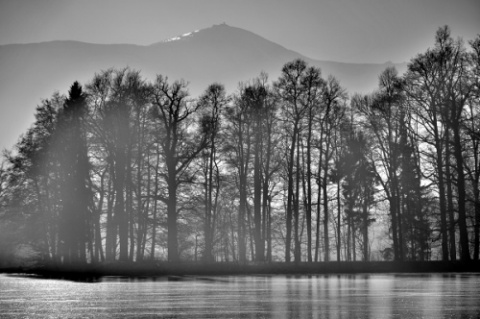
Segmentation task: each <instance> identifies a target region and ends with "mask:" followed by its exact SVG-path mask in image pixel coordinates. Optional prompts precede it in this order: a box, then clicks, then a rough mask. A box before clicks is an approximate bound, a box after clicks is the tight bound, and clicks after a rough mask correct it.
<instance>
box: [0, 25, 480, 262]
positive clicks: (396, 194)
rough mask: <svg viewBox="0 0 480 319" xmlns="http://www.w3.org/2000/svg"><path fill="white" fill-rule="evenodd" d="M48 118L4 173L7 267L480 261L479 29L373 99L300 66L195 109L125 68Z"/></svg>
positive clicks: (77, 91)
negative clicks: (25, 263) (24, 253)
mask: <svg viewBox="0 0 480 319" xmlns="http://www.w3.org/2000/svg"><path fill="white" fill-rule="evenodd" d="M35 116H36V121H35V123H34V124H33V125H32V127H31V128H30V129H29V130H28V131H27V132H26V133H25V134H24V135H23V136H22V137H21V138H20V140H19V142H18V144H17V145H16V147H15V149H14V150H12V151H11V152H7V153H6V154H5V160H4V163H3V165H2V169H1V171H0V195H1V202H0V205H1V206H0V218H1V220H0V237H1V238H0V254H2V256H3V258H10V257H11V256H13V254H14V253H15V251H16V250H18V249H19V247H22V246H28V247H31V248H32V249H33V250H34V251H35V252H36V253H38V254H39V256H40V258H42V259H43V260H44V261H49V262H57V263H64V264H70V263H87V262H90V263H97V262H113V261H117V260H118V261H124V262H128V261H143V260H168V261H170V262H177V261H180V260H195V261H205V262H213V261H236V262H240V263H246V262H248V261H255V262H270V261H282V260H283V261H286V262H291V261H295V262H298V261H308V262H312V261H330V260H337V261H356V260H357V261H358V260H363V261H368V260H371V259H376V260H378V259H384V260H390V259H393V260H398V261H403V260H419V261H426V260H432V259H442V260H457V259H461V260H463V261H468V260H470V259H475V260H478V258H479V241H480V238H479V237H480V232H479V230H480V185H479V182H480V151H479V142H480V129H479V127H480V126H479V125H480V36H479V37H477V38H476V39H475V40H473V41H471V42H469V45H468V48H467V47H466V46H465V44H464V43H463V42H462V41H461V40H453V39H452V37H451V35H450V30H449V28H448V27H443V28H440V29H439V30H438V31H437V33H436V38H435V45H434V47H433V48H431V49H429V50H427V51H426V52H424V53H421V54H419V55H417V56H416V57H415V58H413V59H412V60H411V61H410V63H409V65H408V71H407V72H406V73H405V74H404V75H399V74H398V73H397V71H396V70H395V69H394V68H387V69H386V70H385V71H384V72H383V73H382V74H381V75H380V76H379V87H378V90H377V91H376V92H374V93H372V94H370V95H366V96H362V95H358V94H355V95H353V96H351V97H349V96H348V95H347V92H346V91H345V90H344V89H343V88H342V86H341V84H340V83H339V82H338V81H337V80H336V79H335V78H334V77H332V76H328V77H327V78H324V77H322V74H321V71H320V69H318V68H315V67H311V66H308V65H307V64H306V63H305V62H304V61H302V60H295V61H292V62H289V63H287V64H285V66H284V67H283V68H282V71H281V75H280V77H279V78H278V79H276V80H275V81H273V82H269V81H268V78H267V76H266V75H265V74H261V75H260V76H259V77H258V78H257V79H255V80H253V81H251V82H250V83H243V84H240V85H239V88H238V90H237V91H236V92H235V93H233V94H231V95H228V94H227V92H226V91H225V89H224V87H223V85H221V84H218V83H214V84H211V85H210V86H208V87H207V89H206V90H205V91H204V93H203V94H202V95H201V96H200V97H199V98H197V99H191V98H190V97H189V94H188V87H187V84H186V83H185V82H183V81H174V82H171V81H169V79H168V78H166V77H164V76H161V75H159V76H157V78H156V80H155V81H153V82H148V81H146V80H144V79H143V78H142V76H141V75H140V73H139V72H137V71H134V70H131V69H128V68H126V69H121V70H115V69H111V70H107V71H102V72H100V73H98V74H96V75H95V76H94V78H93V79H92V80H91V81H90V82H89V83H88V84H86V85H85V86H83V87H82V86H81V85H80V84H79V83H78V82H75V83H74V84H73V85H72V86H71V87H70V91H69V92H68V95H67V96H61V95H59V94H54V95H53V96H52V97H51V98H49V99H46V100H44V101H43V102H42V104H41V105H40V106H38V107H37V110H36V115H35ZM379 232H380V233H379ZM9 256H10V257H9Z"/></svg>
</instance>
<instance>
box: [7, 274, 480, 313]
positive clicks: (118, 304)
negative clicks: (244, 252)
mask: <svg viewBox="0 0 480 319" xmlns="http://www.w3.org/2000/svg"><path fill="white" fill-rule="evenodd" d="M174 279H175V280H174ZM0 318H331V319H336V318H480V275H479V274H445V275H442V274H432V275H412V274H409V275H403V274H402V275H395V274H385V275H326V276H239V277H236V276H225V277H223V276H219V277H202V278H194V277H186V278H170V279H168V278H146V279H127V278H113V277H106V278H103V279H101V280H100V281H99V282H73V281H66V280H53V279H38V278H31V277H22V276H8V275H0Z"/></svg>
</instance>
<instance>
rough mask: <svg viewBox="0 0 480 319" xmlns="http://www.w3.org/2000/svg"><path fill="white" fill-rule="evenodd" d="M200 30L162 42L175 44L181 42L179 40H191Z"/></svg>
mask: <svg viewBox="0 0 480 319" xmlns="http://www.w3.org/2000/svg"><path fill="white" fill-rule="evenodd" d="M199 31H200V30H195V31H192V32H187V33H184V34H182V35H178V36H175V37H173V38H169V39H167V40H163V41H162V42H164V43H166V42H173V41H179V40H182V39H185V38H189V37H191V36H193V35H194V34H195V33H197V32H199Z"/></svg>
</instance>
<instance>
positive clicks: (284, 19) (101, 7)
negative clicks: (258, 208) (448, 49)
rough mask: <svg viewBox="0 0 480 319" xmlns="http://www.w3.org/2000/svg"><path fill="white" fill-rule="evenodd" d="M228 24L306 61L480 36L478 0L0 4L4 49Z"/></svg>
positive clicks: (136, 40) (354, 57) (143, 41)
mask: <svg viewBox="0 0 480 319" xmlns="http://www.w3.org/2000/svg"><path fill="white" fill-rule="evenodd" d="M223 22H225V23H227V24H229V25H231V26H235V27H240V28H244V29H247V30H249V31H252V32H254V33H257V34H259V35H261V36H263V37H265V38H267V39H269V40H271V41H274V42H277V43H279V44H281V45H283V46H285V47H287V48H288V49H292V50H295V51H297V52H299V53H301V54H303V55H306V56H308V57H311V58H315V59H321V60H333V61H341V62H378V63H383V62H386V61H393V62H405V61H408V60H410V58H412V57H413V56H414V55H415V54H416V53H419V52H422V51H424V50H425V49H426V48H427V47H429V46H432V44H433V39H434V34H435V31H436V30H437V29H438V27H440V26H442V25H445V24H448V25H449V26H450V27H451V28H452V32H453V35H454V36H455V37H456V36H462V37H463V38H464V39H465V40H470V39H473V38H474V37H475V36H476V34H478V33H480V1H479V0H455V1H454V0H301V1H298V0H297V1H293V0H288V1H287V0H164V1H162V0H135V1H134V0H131V1H124V0H82V1H79V0H76V1H71V0H31V1H26V0H0V44H10V43H29V42H42V41H51V40H79V41H85V42H93V43H132V44H140V45H148V44H151V43H154V42H158V41H161V40H164V39H166V38H169V37H173V36H175V35H178V34H182V33H186V32H189V31H193V30H196V29H202V28H206V27H210V26H211V25H213V24H219V23H223Z"/></svg>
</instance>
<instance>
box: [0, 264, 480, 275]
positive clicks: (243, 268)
mask: <svg viewBox="0 0 480 319" xmlns="http://www.w3.org/2000/svg"><path fill="white" fill-rule="evenodd" d="M0 272H3V273H10V274H25V275H34V276H39V277H44V278H65V279H76V278H78V279H82V278H99V277H104V276H125V277H160V276H226V275H323V274H357V273H366V274H369V273H453V272H460V273H461V272H469V273H480V261H470V262H461V261H455V262H444V261H429V262H414V261H410V262H318V263H307V262H302V263H268V264H267V263H262V264H247V265H241V264H238V263H211V264H205V263H188V262H185V263H177V264H172V263H166V262H142V263H118V262H117V263H110V264H106V263H105V264H97V265H92V264H87V265H73V266H65V265H55V264H50V265H43V266H35V267H9V268H3V269H1V268H0Z"/></svg>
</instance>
